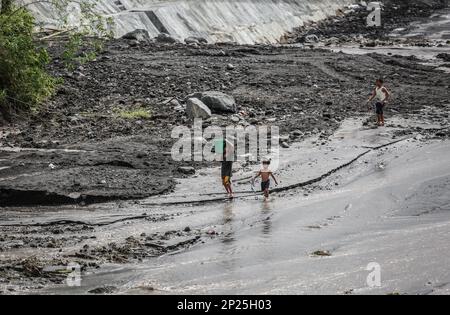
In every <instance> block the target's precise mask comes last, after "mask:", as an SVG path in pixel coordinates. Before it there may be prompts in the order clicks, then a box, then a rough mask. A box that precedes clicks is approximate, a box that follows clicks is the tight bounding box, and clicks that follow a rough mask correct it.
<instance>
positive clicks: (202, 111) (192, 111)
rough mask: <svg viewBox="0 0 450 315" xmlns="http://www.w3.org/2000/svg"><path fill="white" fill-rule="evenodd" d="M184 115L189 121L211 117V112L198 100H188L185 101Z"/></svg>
mask: <svg viewBox="0 0 450 315" xmlns="http://www.w3.org/2000/svg"><path fill="white" fill-rule="evenodd" d="M186 114H187V115H188V117H189V118H191V119H194V118H204V119H207V118H209V117H211V110H210V109H209V108H208V106H206V105H205V104H204V103H203V102H202V101H201V100H199V99H198V98H189V99H188V100H187V101H186Z"/></svg>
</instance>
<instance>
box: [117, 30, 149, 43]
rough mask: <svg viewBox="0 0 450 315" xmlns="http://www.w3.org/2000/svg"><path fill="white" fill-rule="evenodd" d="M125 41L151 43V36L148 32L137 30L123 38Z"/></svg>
mask: <svg viewBox="0 0 450 315" xmlns="http://www.w3.org/2000/svg"><path fill="white" fill-rule="evenodd" d="M122 38H123V39H129V40H135V41H138V42H144V41H147V42H148V41H150V35H149V34H148V32H147V31H146V30H143V29H137V30H134V31H132V32H129V33H126V34H125V35H123V36H122Z"/></svg>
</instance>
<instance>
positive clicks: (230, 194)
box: [228, 182, 234, 198]
mask: <svg viewBox="0 0 450 315" xmlns="http://www.w3.org/2000/svg"><path fill="white" fill-rule="evenodd" d="M228 194H229V196H230V198H233V197H234V196H233V188H232V187H231V182H229V183H228Z"/></svg>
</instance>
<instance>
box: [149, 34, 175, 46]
mask: <svg viewBox="0 0 450 315" xmlns="http://www.w3.org/2000/svg"><path fill="white" fill-rule="evenodd" d="M155 41H156V42H158V43H165V44H175V43H178V40H177V39H176V38H175V37H172V36H170V35H169V34H166V33H161V34H159V35H158V36H156V37H155Z"/></svg>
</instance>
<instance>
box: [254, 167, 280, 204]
mask: <svg viewBox="0 0 450 315" xmlns="http://www.w3.org/2000/svg"><path fill="white" fill-rule="evenodd" d="M269 166H270V160H265V161H263V167H262V169H261V170H260V171H259V172H258V174H257V175H256V176H255V177H254V178H253V182H254V181H255V179H257V178H258V177H261V191H262V192H263V193H264V198H265V199H266V200H267V199H269V189H270V178H273V180H274V181H275V184H276V185H278V182H277V179H276V178H275V176H274V175H273V173H272V171H271V170H270V169H269Z"/></svg>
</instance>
